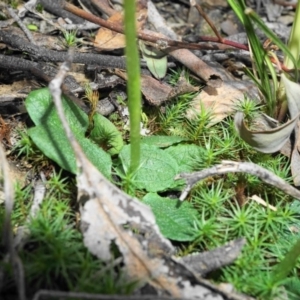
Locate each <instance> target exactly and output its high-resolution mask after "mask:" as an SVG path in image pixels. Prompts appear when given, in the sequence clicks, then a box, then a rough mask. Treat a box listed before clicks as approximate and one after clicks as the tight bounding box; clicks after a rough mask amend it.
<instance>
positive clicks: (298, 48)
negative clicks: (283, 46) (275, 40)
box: [284, 1, 300, 68]
mask: <svg viewBox="0 0 300 300" xmlns="http://www.w3.org/2000/svg"><path fill="white" fill-rule="evenodd" d="M288 48H289V50H290V52H291V54H292V55H293V57H294V58H295V60H296V62H297V66H298V68H299V55H300V2H299V1H298V3H297V8H296V12H295V19H294V23H293V27H292V30H291V35H290V39H289V42H288ZM284 64H285V66H286V67H288V68H294V67H295V66H294V63H293V61H292V60H291V59H290V57H289V56H287V55H286V57H285V59H284Z"/></svg>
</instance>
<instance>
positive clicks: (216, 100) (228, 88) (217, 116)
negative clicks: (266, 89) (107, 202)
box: [187, 81, 257, 126]
mask: <svg viewBox="0 0 300 300" xmlns="http://www.w3.org/2000/svg"><path fill="white" fill-rule="evenodd" d="M256 90H257V88H256V87H255V86H254V85H253V84H251V83H247V82H240V81H224V83H223V85H222V86H221V87H219V88H216V89H215V88H211V87H206V88H204V89H203V90H202V91H201V93H200V94H199V95H197V96H196V97H195V98H194V99H193V101H192V108H191V109H189V110H188V112H187V117H188V118H190V119H192V118H193V117H194V116H195V114H198V113H199V112H200V111H201V108H203V109H205V110H206V111H209V112H211V114H212V118H211V122H210V126H212V125H214V124H216V123H218V122H220V121H222V120H223V119H224V118H226V117H227V116H229V115H231V114H232V113H233V112H234V108H235V107H236V104H237V103H238V101H240V100H243V99H244V97H245V94H249V93H251V95H252V94H253V93H255V92H254V91H256ZM251 95H250V96H251Z"/></svg>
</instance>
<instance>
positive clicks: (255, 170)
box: [175, 160, 300, 201]
mask: <svg viewBox="0 0 300 300" xmlns="http://www.w3.org/2000/svg"><path fill="white" fill-rule="evenodd" d="M241 172H244V173H248V174H251V175H254V176H257V177H259V178H260V179H261V180H262V181H264V182H266V183H268V184H270V185H272V186H274V187H276V188H278V189H280V190H282V191H284V192H285V193H286V194H288V195H290V196H292V197H294V198H297V199H298V200H300V191H299V190H297V189H296V188H294V187H292V186H291V185H289V184H288V183H286V182H285V181H284V180H283V179H282V178H280V177H278V176H277V175H275V174H274V173H272V172H271V171H269V170H267V169H265V168H263V167H261V166H258V165H256V164H254V163H250V162H235V161H227V160H224V161H222V163H221V164H219V165H215V166H213V167H211V168H208V169H204V170H202V171H199V172H194V173H189V174H188V173H182V174H179V175H177V176H176V178H175V179H185V180H186V183H187V186H186V188H185V189H184V190H183V192H182V193H181V196H180V200H181V201H183V200H184V199H185V198H186V196H187V194H188V193H189V192H190V190H191V189H192V188H193V186H194V185H195V184H196V183H197V182H198V181H200V180H203V179H205V178H207V177H210V176H215V175H221V174H227V173H241Z"/></svg>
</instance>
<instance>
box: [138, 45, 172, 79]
mask: <svg viewBox="0 0 300 300" xmlns="http://www.w3.org/2000/svg"><path fill="white" fill-rule="evenodd" d="M139 45H140V49H141V51H142V55H143V58H144V59H145V60H146V63H147V67H148V69H149V70H150V72H151V74H152V75H153V76H154V77H155V78H157V79H161V78H164V77H165V76H166V73H167V68H168V60H167V55H166V53H164V52H162V51H160V50H158V49H156V48H153V47H151V46H147V45H145V43H144V42H143V41H140V42H139Z"/></svg>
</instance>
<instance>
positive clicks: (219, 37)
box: [190, 0, 223, 43]
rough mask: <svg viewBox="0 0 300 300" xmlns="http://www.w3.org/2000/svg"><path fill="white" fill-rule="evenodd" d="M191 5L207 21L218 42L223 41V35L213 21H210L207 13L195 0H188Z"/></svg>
mask: <svg viewBox="0 0 300 300" xmlns="http://www.w3.org/2000/svg"><path fill="white" fill-rule="evenodd" d="M190 3H191V6H192V7H196V9H197V10H198V13H199V14H200V15H201V16H202V18H203V19H204V20H205V21H206V22H207V24H208V25H209V26H210V28H211V29H212V31H213V32H214V33H215V35H216V36H217V38H218V40H219V42H220V43H223V37H222V36H221V34H220V33H219V31H218V30H217V28H216V26H215V25H214V23H213V22H212V21H211V19H210V18H209V17H208V15H207V14H206V13H205V12H204V10H203V9H202V7H201V6H200V5H199V4H198V3H196V1H195V0H190Z"/></svg>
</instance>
